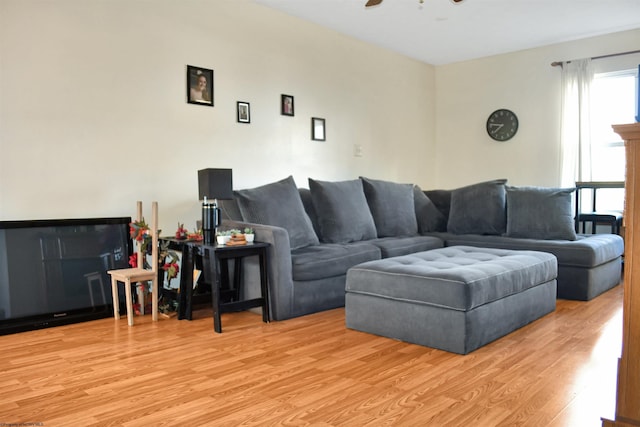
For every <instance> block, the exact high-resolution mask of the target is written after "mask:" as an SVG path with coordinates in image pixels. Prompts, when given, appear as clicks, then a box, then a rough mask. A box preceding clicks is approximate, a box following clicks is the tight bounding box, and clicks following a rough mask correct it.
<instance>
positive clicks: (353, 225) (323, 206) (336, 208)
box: [309, 178, 377, 243]
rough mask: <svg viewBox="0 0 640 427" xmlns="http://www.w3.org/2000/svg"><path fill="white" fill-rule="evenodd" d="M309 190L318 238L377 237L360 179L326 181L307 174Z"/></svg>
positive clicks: (350, 239) (334, 240)
mask: <svg viewBox="0 0 640 427" xmlns="http://www.w3.org/2000/svg"><path fill="white" fill-rule="evenodd" d="M309 190H310V191H311V200H312V202H313V207H314V209H315V211H316V215H317V216H318V228H319V229H320V240H321V241H323V242H325V243H349V242H357V241H360V240H369V239H375V238H376V237H377V235H376V226H375V223H374V222H373V217H372V216H371V211H369V206H368V205H367V199H366V198H365V196H364V191H363V189H362V181H361V180H359V179H354V180H350V181H337V182H328V181H318V180H315V179H311V178H309Z"/></svg>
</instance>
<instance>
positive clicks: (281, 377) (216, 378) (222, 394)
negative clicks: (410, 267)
mask: <svg viewBox="0 0 640 427" xmlns="http://www.w3.org/2000/svg"><path fill="white" fill-rule="evenodd" d="M210 314H211V313H210V310H209V311H208V310H207V309H202V310H198V311H196V312H195V313H194V317H195V318H196V320H193V321H191V322H189V321H178V320H176V319H175V318H173V319H161V320H160V321H159V322H157V323H153V322H151V319H150V317H149V316H145V317H142V318H141V317H138V318H136V324H135V326H133V327H128V326H127V321H126V319H124V318H123V319H121V320H120V321H115V320H114V319H113V318H109V319H103V320H98V321H92V322H86V323H81V324H75V325H69V326H63V327H57V328H52V329H47V330H40V331H31V332H25V333H20V334H14V335H7V336H1V337H0V425H5V424H8V423H41V424H40V425H43V426H46V427H54V426H56V427H57V426H74V427H76V426H98V425H100V426H102V425H105V426H106V425H112V426H164V425H176V426H205V425H210V426H237V425H292V426H305V425H314V426H365V425H398V426H576V427H590V426H593V427H595V426H600V425H601V421H600V417H608V418H612V417H613V415H614V414H613V412H614V405H615V383H616V378H615V376H616V364H617V359H618V357H619V356H620V352H621V348H620V346H621V329H622V286H618V287H616V288H615V289H613V290H611V291H609V292H607V293H605V294H603V295H601V296H600V297H598V298H596V299H595V300H593V301H590V302H577V301H564V300H559V301H558V304H557V309H556V311H555V312H554V313H552V314H549V315H547V316H545V317H543V318H542V319H540V320H538V321H536V322H534V323H532V324H530V325H528V326H526V327H524V328H521V329H519V330H518V331H516V332H514V333H511V334H509V335H508V336H506V337H503V338H501V339H499V340H497V341H495V342H493V343H491V344H489V345H487V346H485V347H482V348H480V349H478V350H476V351H474V352H472V353H471V354H469V355H466V356H460V355H456V354H451V353H447V352H444V351H439V350H434V349H430V348H426V347H421V346H417V345H412V344H406V343H402V342H398V341H394V340H391V339H387V338H383V337H377V336H373V335H369V334H365V333H362V332H357V331H352V330H347V329H346V328H345V327H344V309H336V310H331V311H327V312H323V313H318V314H313V315H309V316H304V317H301V318H297V319H291V320H287V321H282V322H272V323H270V324H264V323H262V322H261V317H260V316H259V315H257V314H254V313H251V312H243V313H231V314H225V315H223V317H222V327H223V333H222V334H215V333H214V332H213V322H212V319H211V316H210ZM380 320H381V321H384V319H380ZM3 423H5V424H3Z"/></svg>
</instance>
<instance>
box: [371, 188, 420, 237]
mask: <svg viewBox="0 0 640 427" xmlns="http://www.w3.org/2000/svg"><path fill="white" fill-rule="evenodd" d="M360 179H361V180H362V187H363V189H364V195H365V197H366V198H367V203H368V205H369V210H370V211H371V215H372V216H373V222H374V223H375V225H376V231H377V232H378V237H395V236H415V235H416V234H418V223H417V221H416V211H415V206H414V202H413V184H399V183H396V182H389V181H380V180H377V179H370V178H365V177H360Z"/></svg>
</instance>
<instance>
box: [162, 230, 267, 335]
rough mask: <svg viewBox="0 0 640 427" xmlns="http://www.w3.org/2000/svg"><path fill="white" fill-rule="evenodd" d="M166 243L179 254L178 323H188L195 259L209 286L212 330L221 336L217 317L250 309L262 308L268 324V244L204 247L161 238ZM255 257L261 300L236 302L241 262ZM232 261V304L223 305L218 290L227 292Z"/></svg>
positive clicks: (225, 303) (197, 243) (240, 281)
mask: <svg viewBox="0 0 640 427" xmlns="http://www.w3.org/2000/svg"><path fill="white" fill-rule="evenodd" d="M162 240H164V241H168V242H169V248H171V249H175V250H179V251H182V268H181V272H180V292H179V300H178V319H181V320H182V319H187V320H191V312H192V298H193V269H194V266H195V259H196V257H201V258H202V270H203V274H204V279H205V281H207V282H208V283H210V284H211V304H212V307H213V328H214V330H215V331H216V332H218V333H221V332H222V324H221V321H220V315H221V314H222V313H229V312H234V311H243V310H247V309H249V308H253V307H262V320H263V321H264V322H265V323H266V322H269V290H268V283H267V278H268V271H267V248H268V247H269V246H270V245H269V243H262V242H254V243H248V244H246V245H242V246H224V245H218V244H212V245H206V244H204V243H202V242H197V241H188V240H177V239H169V238H162ZM248 256H258V258H259V265H260V290H261V296H260V297H259V298H253V299H249V300H242V301H238V300H237V299H238V297H239V295H238V291H239V289H240V286H241V284H242V259H243V258H245V257H248ZM230 259H233V260H234V261H235V263H234V264H235V265H234V277H233V281H234V286H233V289H234V291H235V301H231V302H222V298H221V286H222V285H224V287H225V288H229V267H228V260H230Z"/></svg>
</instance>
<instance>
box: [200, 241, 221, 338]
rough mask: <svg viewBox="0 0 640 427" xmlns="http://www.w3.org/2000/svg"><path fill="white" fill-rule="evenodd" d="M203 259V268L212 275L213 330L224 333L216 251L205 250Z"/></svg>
mask: <svg viewBox="0 0 640 427" xmlns="http://www.w3.org/2000/svg"><path fill="white" fill-rule="evenodd" d="M204 251H205V252H204V256H203V257H202V264H203V266H202V268H203V270H205V271H209V272H210V274H211V306H212V308H213V330H214V331H216V332H217V333H219V334H220V333H222V322H221V321H220V277H219V274H218V268H217V265H216V264H217V262H216V255H215V251H213V250H209V249H207V248H205V249H204Z"/></svg>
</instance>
